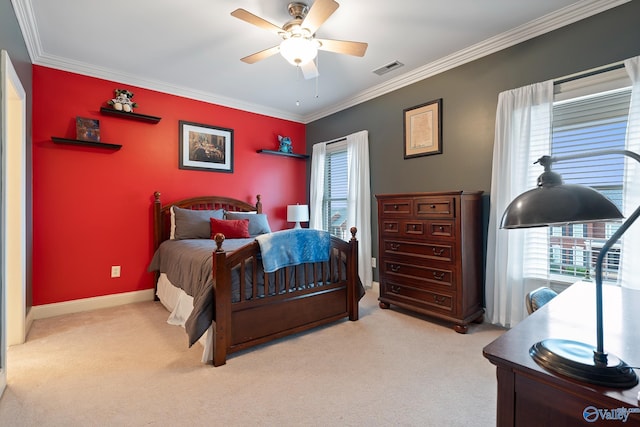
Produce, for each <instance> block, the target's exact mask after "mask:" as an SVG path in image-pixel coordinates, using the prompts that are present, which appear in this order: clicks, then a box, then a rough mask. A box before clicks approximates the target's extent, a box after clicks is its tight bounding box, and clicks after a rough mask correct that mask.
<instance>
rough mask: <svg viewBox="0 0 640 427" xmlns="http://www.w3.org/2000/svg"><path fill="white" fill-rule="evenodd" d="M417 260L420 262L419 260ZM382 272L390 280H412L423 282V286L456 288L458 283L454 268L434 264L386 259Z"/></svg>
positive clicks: (418, 282)
mask: <svg viewBox="0 0 640 427" xmlns="http://www.w3.org/2000/svg"><path fill="white" fill-rule="evenodd" d="M417 261H418V262H419V260H417ZM381 273H382V274H383V275H384V276H385V277H386V278H388V279H389V280H398V281H406V280H411V281H412V282H413V283H415V284H422V285H423V286H433V285H438V286H446V287H449V288H454V287H455V283H456V282H455V274H454V271H453V270H452V269H447V268H436V267H433V266H424V267H423V266H421V265H415V264H409V263H407V262H403V261H396V260H393V259H385V260H384V261H383V263H382V271H381ZM394 278H396V279H394Z"/></svg>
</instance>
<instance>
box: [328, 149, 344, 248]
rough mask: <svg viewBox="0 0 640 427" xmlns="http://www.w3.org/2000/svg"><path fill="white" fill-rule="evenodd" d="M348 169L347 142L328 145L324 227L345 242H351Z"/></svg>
mask: <svg viewBox="0 0 640 427" xmlns="http://www.w3.org/2000/svg"><path fill="white" fill-rule="evenodd" d="M347 169H348V168H347V146H346V142H337V143H334V144H330V145H327V152H326V161H325V171H324V180H325V182H324V194H323V197H322V225H323V229H324V230H325V231H328V232H329V233H330V234H332V235H334V236H336V237H339V238H341V239H343V240H349V237H348V230H347V191H348V183H347V178H348V176H347Z"/></svg>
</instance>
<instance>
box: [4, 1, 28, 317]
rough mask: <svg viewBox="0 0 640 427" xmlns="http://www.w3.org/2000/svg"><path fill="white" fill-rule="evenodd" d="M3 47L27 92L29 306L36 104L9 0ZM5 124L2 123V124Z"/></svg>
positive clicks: (24, 46)
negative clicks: (33, 108) (32, 135)
mask: <svg viewBox="0 0 640 427" xmlns="http://www.w3.org/2000/svg"><path fill="white" fill-rule="evenodd" d="M0 49H3V50H6V51H7V53H8V54H9V58H11V63H12V64H13V67H14V68H15V69H16V73H18V76H19V77H20V82H21V83H22V86H23V87H24V90H25V91H26V93H27V166H26V169H27V170H26V172H27V177H26V178H27V182H26V185H27V200H26V208H27V230H26V231H27V273H26V276H27V277H26V281H27V308H28V307H31V283H32V276H31V271H32V245H31V242H32V240H33V238H32V236H33V227H32V223H33V221H32V214H31V212H32V206H33V203H32V199H33V198H32V191H31V188H32V179H31V178H32V167H31V165H32V161H31V158H32V157H31V110H32V108H31V106H32V96H31V93H32V91H31V87H32V84H31V82H32V79H31V73H32V65H31V59H30V58H29V52H28V51H27V46H26V44H25V43H24V39H23V37H22V32H21V31H20V26H19V25H18V19H17V18H16V14H15V12H14V10H13V6H11V2H10V1H9V0H6V1H0ZM0 126H1V125H0Z"/></svg>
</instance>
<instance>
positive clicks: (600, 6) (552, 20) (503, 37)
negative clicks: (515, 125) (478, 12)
mask: <svg viewBox="0 0 640 427" xmlns="http://www.w3.org/2000/svg"><path fill="white" fill-rule="evenodd" d="M630 1H631V0H582V1H578V2H576V3H574V4H572V5H569V6H567V7H564V8H562V9H559V10H557V11H555V12H553V13H550V14H548V15H545V16H542V17H540V18H538V19H535V20H533V21H530V22H528V23H526V24H524V25H521V26H519V27H516V28H514V29H512V30H510V31H507V32H505V33H502V34H499V35H497V36H495V37H491V38H489V39H487V40H485V41H483V42H480V43H477V44H475V45H473V46H469V47H468V48H465V49H462V50H460V51H458V52H455V53H453V54H451V55H448V56H445V57H443V58H441V59H438V60H437V61H434V62H431V63H429V64H427V65H424V66H422V67H419V68H416V69H414V70H411V71H409V72H407V73H404V74H402V75H400V76H398V77H395V78H393V79H391V80H387V81H386V82H384V83H381V84H379V85H377V86H374V87H371V88H369V89H367V90H364V91H362V92H360V93H358V94H356V95H355V96H353V97H351V98H349V99H346V100H345V101H343V102H341V103H339V104H335V105H332V106H331V107H329V108H326V109H324V110H321V111H318V112H315V113H313V114H309V115H306V116H304V117H303V123H310V122H312V121H314V120H318V119H321V118H323V117H326V116H329V115H331V114H334V113H337V112H339V111H342V110H345V109H347V108H350V107H353V106H355V105H358V104H361V103H363V102H365V101H369V100H371V99H374V98H377V97H379V96H381V95H384V94H387V93H390V92H393V91H395V90H398V89H401V88H403V87H405V86H408V85H411V84H413V83H416V82H419V81H421V80H424V79H426V78H428V77H432V76H435V75H436V74H440V73H442V72H445V71H447V70H450V69H453V68H455V67H458V66H460V65H463V64H466V63H468V62H471V61H475V60H476V59H480V58H482V57H485V56H487V55H490V54H492V53H495V52H498V51H500V50H503V49H506V48H508V47H511V46H515V45H516V44H518V43H522V42H524V41H527V40H529V39H532V38H534V37H537V36H540V35H542V34H546V33H548V32H551V31H553V30H556V29H558V28H561V27H564V26H566V25H569V24H573V23H574V22H577V21H580V20H582V19H585V18H588V17H590V16H593V15H597V14H598V13H601V12H604V11H606V10H608V9H611V8H614V7H616V6H620V5H622V4H624V3H628V2H630Z"/></svg>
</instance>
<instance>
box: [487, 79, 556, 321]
mask: <svg viewBox="0 0 640 427" xmlns="http://www.w3.org/2000/svg"><path fill="white" fill-rule="evenodd" d="M552 109H553V82H552V81H547V82H543V83H536V84H533V85H530V86H525V87H522V88H518V89H514V90H510V91H506V92H502V93H501V94H500V95H499V97H498V109H497V113H496V130H495V132H496V136H495V141H494V147H493V169H492V175H491V194H490V200H491V203H490V210H489V230H488V237H487V265H486V285H485V294H486V306H487V307H486V308H487V318H488V320H489V321H490V322H491V323H494V324H498V325H502V326H505V327H513V326H515V325H516V324H517V323H518V322H519V321H520V320H522V319H524V317H525V316H526V311H525V304H524V298H525V295H526V293H527V292H528V291H530V290H532V289H533V288H534V287H537V286H540V285H541V283H544V281H545V280H548V278H545V277H531V275H530V274H527V263H530V262H537V263H546V262H548V259H547V257H545V256H538V257H535V258H534V259H532V258H531V257H532V256H535V255H536V254H528V253H527V249H529V248H531V247H534V246H537V245H532V242H534V241H539V239H544V240H546V239H547V235H548V234H547V231H548V230H547V229H546V228H531V229H521V230H503V229H500V221H501V220H502V214H503V212H504V210H505V209H506V207H507V206H508V204H509V203H511V201H512V200H513V199H514V198H515V197H516V196H518V195H519V194H521V193H523V192H524V191H526V190H529V189H532V188H534V187H535V185H536V178H537V177H538V175H539V174H540V173H542V171H543V169H542V168H541V167H540V166H539V165H534V164H533V163H534V162H535V161H536V160H537V159H538V158H540V157H541V156H542V155H545V154H549V152H550V148H551V117H552ZM525 260H526V262H527V263H525ZM536 270H543V271H548V268H545V269H536Z"/></svg>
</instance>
